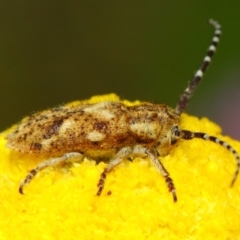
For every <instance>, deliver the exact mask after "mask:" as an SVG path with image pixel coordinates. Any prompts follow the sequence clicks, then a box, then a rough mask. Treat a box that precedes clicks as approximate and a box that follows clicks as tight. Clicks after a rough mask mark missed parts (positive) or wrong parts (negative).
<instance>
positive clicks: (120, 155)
mask: <svg viewBox="0 0 240 240" xmlns="http://www.w3.org/2000/svg"><path fill="white" fill-rule="evenodd" d="M131 153H132V149H131V147H124V148H122V149H121V150H119V151H118V152H117V154H116V155H115V156H114V158H112V159H111V160H110V162H109V164H108V165H107V166H106V167H105V168H104V170H103V172H102V173H101V176H100V179H99V182H98V185H97V186H98V191H97V196H99V195H100V194H101V192H102V190H103V188H104V183H105V180H106V177H107V174H108V173H109V172H111V171H112V170H113V168H115V167H116V166H117V165H118V164H119V163H121V162H122V161H123V159H125V158H127V157H128V156H129V155H130V154H131Z"/></svg>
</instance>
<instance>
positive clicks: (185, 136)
mask: <svg viewBox="0 0 240 240" xmlns="http://www.w3.org/2000/svg"><path fill="white" fill-rule="evenodd" d="M180 138H182V139H185V140H191V139H193V138H201V139H203V140H209V141H212V142H215V143H217V144H220V145H221V146H223V147H225V148H226V149H227V150H228V151H230V152H231V153H232V154H233V155H234V157H235V159H236V162H237V167H236V171H235V173H234V176H233V179H232V182H231V185H230V186H231V187H232V186H233V185H234V183H235V181H236V179H237V177H238V173H239V171H240V157H239V155H238V153H237V151H236V150H235V149H234V148H233V147H232V146H230V145H229V144H228V143H227V142H224V141H222V140H221V139H219V138H217V137H214V136H210V135H208V134H206V133H202V132H191V131H187V130H181V131H180Z"/></svg>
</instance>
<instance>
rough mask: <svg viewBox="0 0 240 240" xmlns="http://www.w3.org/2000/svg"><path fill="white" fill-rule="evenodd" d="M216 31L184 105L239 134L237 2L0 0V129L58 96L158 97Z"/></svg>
mask: <svg viewBox="0 0 240 240" xmlns="http://www.w3.org/2000/svg"><path fill="white" fill-rule="evenodd" d="M209 18H215V19H217V20H218V21H219V22H220V23H221V24H222V27H223V37H222V39H221V43H220V46H219V48H218V50H217V54H216V56H215V57H214V59H213V64H212V65H211V67H210V69H209V71H208V72H207V74H206V75H205V77H204V81H203V82H202V84H201V85H200V87H199V88H198V89H197V91H196V92H195V94H194V97H193V98H192V101H191V104H190V105H189V107H188V109H187V112H188V113H191V114H195V115H197V116H199V117H202V116H207V117H209V118H210V119H212V120H214V121H215V122H217V123H219V124H220V125H221V126H222V127H223V129H224V133H225V134H230V135H232V136H233V137H235V138H238V139H240V128H239V122H240V108H239V104H240V96H239V89H240V81H239V78H240V47H239V45H240V1H210V0H208V1H153V0H148V1H130V0H128V1H100V0H99V1H71V0H70V1H56V0H55V1H51V0H47V1H46V0H45V1H44V0H41V1H36V0H34V1H9V0H5V1H0V33H1V37H0V83H1V84H0V87H1V88H0V89H1V90H0V91H1V94H0V102H1V105H0V109H1V121H0V129H2V130H3V129H4V128H6V127H8V126H10V125H12V124H13V123H15V122H17V121H19V120H20V119H21V118H22V117H23V116H26V115H29V114H30V113H32V112H34V111H38V110H43V109H45V108H48V107H52V106H55V105H57V104H61V103H65V102H69V101H72V100H77V99H85V98H88V97H90V96H92V95H96V94H105V93H110V92H115V93H117V94H118V95H120V96H121V97H122V98H127V99H130V100H134V99H140V100H145V101H151V102H158V103H160V102H161V103H166V104H168V105H170V106H172V107H175V105H176V103H177V101H178V97H179V95H180V94H181V93H182V92H183V90H184V88H185V87H186V85H187V82H188V80H189V79H190V78H191V77H192V75H193V74H194V71H195V70H197V68H198V67H199V65H200V64H201V61H202V59H203V57H204V55H205V53H206V49H207V48H208V46H209V44H210V42H211V38H212V35H213V29H212V28H211V27H210V26H208V24H207V20H208V19H209Z"/></svg>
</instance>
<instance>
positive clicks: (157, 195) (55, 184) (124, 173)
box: [0, 94, 240, 240]
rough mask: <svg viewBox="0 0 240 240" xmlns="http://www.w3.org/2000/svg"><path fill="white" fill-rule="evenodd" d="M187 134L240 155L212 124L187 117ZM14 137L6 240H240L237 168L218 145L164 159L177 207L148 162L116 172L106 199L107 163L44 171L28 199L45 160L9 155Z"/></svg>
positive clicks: (176, 149)
mask: <svg viewBox="0 0 240 240" xmlns="http://www.w3.org/2000/svg"><path fill="white" fill-rule="evenodd" d="M105 100H112V101H119V99H118V97H117V96H116V95H114V94H112V95H105V96H97V97H94V98H92V99H90V100H88V102H91V103H95V102H99V101H105ZM76 103H79V102H74V103H71V104H70V105H74V104H76ZM124 103H125V104H134V103H129V102H127V101H124ZM181 128H183V129H187V130H192V131H201V132H206V133H208V134H209V135H214V136H216V137H219V138H220V139H222V140H224V141H227V142H228V143H229V144H230V145H232V146H233V147H234V148H235V149H236V150H237V151H238V152H240V143H239V142H237V141H234V140H232V139H231V138H229V137H224V136H222V135H221V129H220V127H218V126H217V125H216V124H214V123H212V122H210V121H209V120H208V119H206V118H203V119H200V120H199V119H198V118H196V117H192V116H188V115H186V114H183V115H182V117H181ZM9 131H11V129H10V130H8V131H5V132H3V133H2V134H0V159H1V161H0V186H1V190H0V239H15V240H16V239H26V238H27V239H98V240H100V239H184V240H185V239H218V240H221V239H240V180H239V179H237V181H236V183H235V185H234V187H233V188H230V187H229V186H230V182H231V180H232V177H233V174H234V171H235V167H236V161H235V158H234V156H233V154H232V153H231V152H229V151H227V150H226V149H225V148H224V147H222V146H220V145H218V144H216V143H213V142H210V141H204V140H201V139H194V140H190V141H185V140H180V141H178V143H177V144H176V145H174V146H173V148H172V150H171V152H170V154H169V155H167V156H166V157H163V158H162V162H163V164H164V166H165V167H166V169H167V170H168V172H169V173H170V176H171V177H172V179H173V181H174V183H175V186H176V189H177V196H178V202H176V203H174V202H173V199H172V195H171V194H170V193H169V192H168V190H167V187H166V184H165V180H164V179H163V178H162V176H161V175H159V173H158V172H157V171H156V169H155V167H153V166H152V165H151V164H150V162H149V161H148V159H141V158H135V159H134V160H133V161H132V162H130V161H128V160H126V161H124V163H122V164H120V166H118V167H116V168H115V169H114V170H113V171H112V172H111V173H110V174H109V175H108V176H107V180H106V183H105V187H104V190H103V192H102V194H101V196H99V197H97V196H96V191H97V186H96V185H97V183H98V180H99V176H100V174H101V172H102V171H103V169H104V166H106V163H104V162H101V163H99V164H96V163H95V161H94V160H93V159H86V158H85V159H84V160H83V162H81V163H73V164H65V165H61V166H56V167H49V168H46V169H44V170H43V171H41V172H40V173H38V174H37V175H36V177H35V178H34V179H33V180H32V182H31V183H30V184H29V185H27V186H26V187H25V189H24V190H25V195H21V194H19V192H18V187H19V183H20V181H21V180H22V179H23V178H24V177H25V176H26V174H27V173H28V171H29V170H31V169H32V168H34V167H36V165H37V163H39V162H41V161H43V160H44V159H43V157H36V156H32V155H31V156H29V155H28V154H19V153H16V152H14V151H12V150H10V149H8V148H7V147H6V140H5V136H6V135H7V134H8V133H9Z"/></svg>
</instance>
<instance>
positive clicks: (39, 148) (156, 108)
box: [7, 19, 240, 202]
mask: <svg viewBox="0 0 240 240" xmlns="http://www.w3.org/2000/svg"><path fill="white" fill-rule="evenodd" d="M209 23H210V24H211V25H212V26H213V27H214V29H215V31H214V37H213V39H212V42H211V45H210V47H209V48H208V51H207V54H206V56H205V57H204V59H203V62H202V65H201V67H200V68H199V69H198V70H197V71H196V73H195V75H194V76H193V78H192V80H191V81H190V82H189V84H188V86H187V88H186V89H185V91H184V92H183V94H182V95H181V97H180V100H179V102H178V104H177V106H176V108H175V109H171V108H169V107H168V106H166V105H163V104H152V103H145V102H143V103H140V104H139V105H135V106H126V105H124V104H123V103H120V102H108V101H107V102H100V103H97V104H79V105H76V106H71V107H70V106H62V107H57V108H53V109H49V110H45V111H42V112H39V113H36V114H33V115H32V116H30V117H28V118H26V119H24V120H23V121H22V122H21V123H20V124H18V125H17V127H16V128H15V129H14V130H13V131H12V132H11V133H10V134H9V135H8V136H7V147H9V148H11V149H13V150H15V151H18V152H22V153H28V154H35V155H38V154H49V155H50V156H53V158H51V159H48V160H46V161H43V162H41V163H39V164H38V165H37V166H36V168H34V169H32V170H31V171H30V172H29V173H28V175H27V176H26V177H25V178H24V179H23V180H22V182H21V184H20V187H19V192H20V193H21V194H23V188H24V186H25V185H26V184H27V183H29V182H30V181H31V180H32V179H33V177H34V176H35V175H36V174H37V173H38V172H39V171H41V170H42V169H44V168H46V167H48V166H53V165H56V164H60V163H62V162H65V161H67V160H72V161H74V160H76V161H80V160H81V159H83V158H84V157H85V156H87V157H92V158H94V159H95V158H98V157H109V159H110V160H109V163H108V164H107V166H106V167H105V169H104V170H103V172H102V173H101V175H100V179H99V182H98V185H97V186H98V190H97V195H98V196H99V195H100V194H101V192H102V190H103V188H104V184H105V180H106V177H107V174H108V173H109V172H111V171H112V170H113V169H114V168H115V167H116V166H117V165H119V164H120V163H121V162H122V161H123V160H124V159H126V158H128V157H134V156H140V157H143V158H145V157H148V158H149V159H150V161H151V162H152V164H153V165H154V166H155V167H156V169H157V170H158V171H159V172H160V174H162V176H163V177H164V178H165V181H166V184H167V187H168V189H169V191H170V192H171V193H172V196H173V200H174V202H176V201H177V194H176V188H175V186H174V183H173V180H172V178H171V177H170V174H169V173H168V171H167V170H166V169H165V167H164V166H163V164H162V162H161V159H159V157H161V156H164V155H167V154H169V152H170V149H171V146H172V145H174V144H175V143H176V142H177V141H178V140H180V139H183V140H191V139H194V138H201V139H203V140H209V141H212V142H215V143H217V144H219V145H221V146H223V147H225V148H226V149H227V150H228V151H229V152H231V153H232V154H233V155H234V157H235V159H236V162H237V167H236V171H235V174H234V176H233V179H232V182H231V186H233V184H234V182H235V181H236V179H237V176H238V173H239V169H240V158H239V155H238V153H237V152H236V150H234V148H233V147H231V146H230V145H229V144H228V143H227V142H224V141H222V140H220V139H219V138H217V137H214V136H209V135H208V134H206V133H202V132H191V131H188V130H185V129H181V128H180V116H181V114H182V113H183V111H184V110H185V109H186V106H187V104H188V102H189V100H190V98H191V95H192V93H193V92H194V90H195V89H196V87H197V85H198V84H199V82H200V81H201V80H202V77H203V74H204V72H205V71H206V69H207V68H208V66H209V64H210V62H211V58H212V56H213V55H214V53H215V51H216V47H217V45H218V42H219V39H220V36H221V26H220V25H219V24H218V22H216V21H214V20H212V19H211V20H209ZM96 152H97V156H96Z"/></svg>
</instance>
